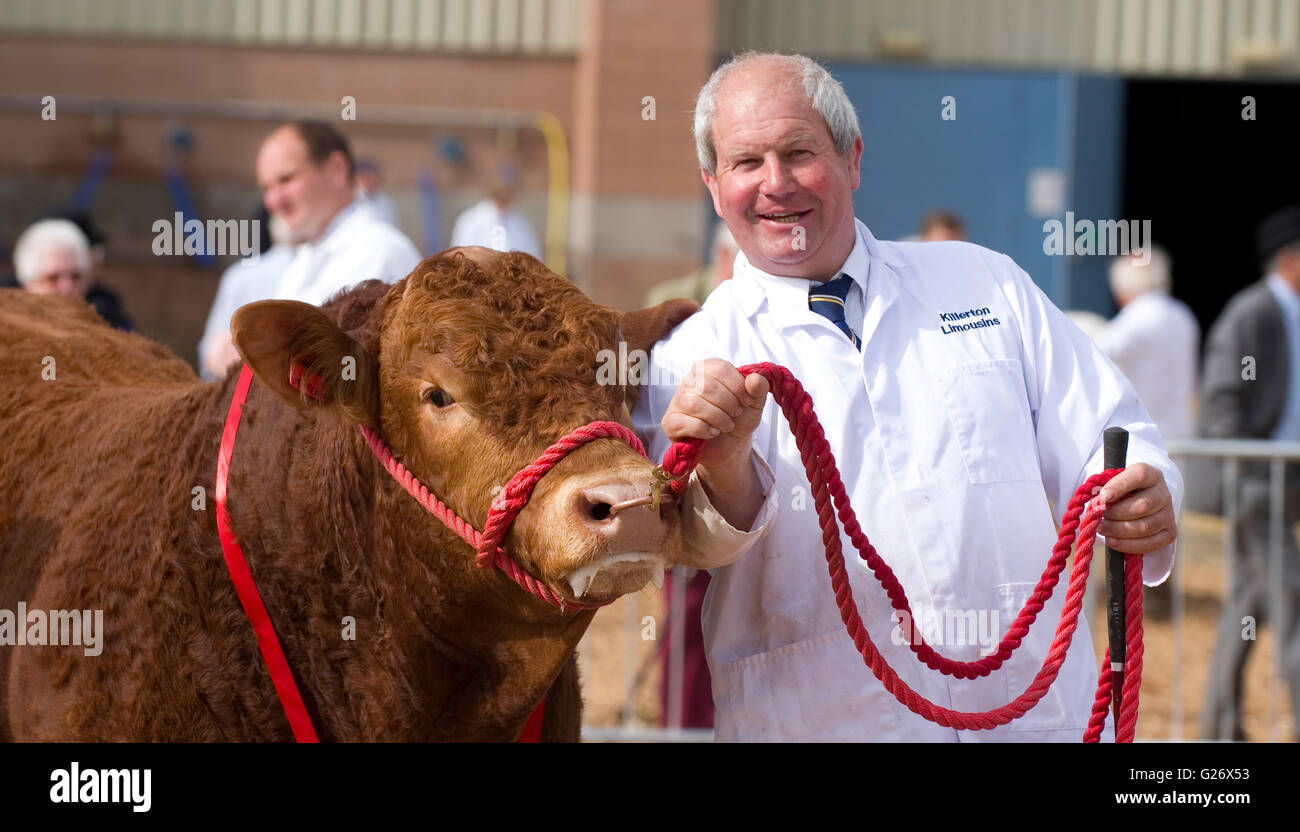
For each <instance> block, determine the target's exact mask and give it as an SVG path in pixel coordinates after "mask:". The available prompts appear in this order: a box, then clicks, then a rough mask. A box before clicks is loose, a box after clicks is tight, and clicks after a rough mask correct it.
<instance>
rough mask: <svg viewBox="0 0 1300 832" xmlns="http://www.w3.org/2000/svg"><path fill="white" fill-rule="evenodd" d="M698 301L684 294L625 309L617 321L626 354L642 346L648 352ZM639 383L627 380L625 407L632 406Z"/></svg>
mask: <svg viewBox="0 0 1300 832" xmlns="http://www.w3.org/2000/svg"><path fill="white" fill-rule="evenodd" d="M699 308H700V305H699V304H698V303H696V302H695V301H693V300H687V299H686V298H672V299H671V300H666V301H664V302H663V303H661V304H659V305H658V306H652V307H650V308H649V309H640V310H637V311H636V312H625V313H624V314H623V318H622V320H620V321H619V329H620V330H621V331H622V333H623V340H624V341H626V342H627V354H628V355H633V352H632V351H633V350H644V351H645V352H646V354H647V355H648V354H649V353H650V348H651V347H653V346H654V345H655V342H656V341H658V340H660V339H661V338H663V337H664V336H665V335H667V334H668V333H670V332H672V331H673V330H674V329H676V328H677V325H678V324H680V323H681V322H682V321H684V320H686V319H687V318H689V317H690V316H692V315H694V314H695V313H696V312H697V311H699ZM640 393H641V387H640V385H637V384H629V385H627V388H626V399H627V409H628V410H631V409H632V408H633V407H635V406H636V400H637V396H639V395H640Z"/></svg>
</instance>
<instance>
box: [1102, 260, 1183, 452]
mask: <svg viewBox="0 0 1300 832" xmlns="http://www.w3.org/2000/svg"><path fill="white" fill-rule="evenodd" d="M1149 256H1150V262H1147V263H1143V262H1142V258H1140V257H1138V256H1136V255H1129V256H1125V257H1117V258H1116V259H1115V261H1114V262H1112V263H1111V264H1110V291H1111V294H1113V295H1114V296H1115V302H1116V303H1117V304H1119V314H1118V315H1116V316H1115V317H1114V318H1113V319H1112V320H1111V321H1110V323H1108V324H1107V325H1106V327H1105V328H1104V329H1102V331H1101V332H1100V333H1098V334H1097V337H1096V341H1097V346H1099V347H1101V351H1102V352H1104V353H1106V357H1107V358H1109V359H1110V360H1111V361H1114V362H1115V366H1116V367H1119V368H1120V370H1122V371H1123V373H1124V375H1125V376H1126V377H1127V378H1128V380H1129V382H1130V383H1132V385H1133V389H1134V390H1136V391H1137V394H1138V399H1139V400H1141V402H1142V406H1143V407H1145V408H1146V409H1147V411H1148V412H1149V413H1150V414H1151V417H1152V418H1153V419H1155V423H1156V427H1158V428H1159V429H1160V435H1161V436H1162V437H1164V438H1165V439H1166V440H1169V439H1187V438H1189V437H1191V436H1192V434H1193V433H1194V431H1193V430H1192V405H1193V400H1194V398H1195V396H1196V355H1197V352H1199V350H1200V345H1201V328H1200V325H1199V324H1197V323H1196V316H1195V315H1193V314H1192V310H1190V309H1188V308H1187V304H1185V303H1183V302H1182V301H1180V300H1177V299H1176V298H1174V297H1172V296H1171V295H1170V294H1169V290H1170V288H1171V287H1172V286H1173V279H1172V276H1171V272H1172V270H1173V268H1172V264H1171V263H1170V261H1169V255H1168V254H1166V253H1165V251H1164V249H1161V248H1159V247H1156V246H1152V247H1151V250H1150V253H1149Z"/></svg>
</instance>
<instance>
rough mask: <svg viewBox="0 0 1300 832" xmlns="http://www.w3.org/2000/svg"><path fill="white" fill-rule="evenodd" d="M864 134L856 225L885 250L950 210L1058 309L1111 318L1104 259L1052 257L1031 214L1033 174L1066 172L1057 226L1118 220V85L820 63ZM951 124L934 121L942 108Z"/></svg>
mask: <svg viewBox="0 0 1300 832" xmlns="http://www.w3.org/2000/svg"><path fill="white" fill-rule="evenodd" d="M826 66H827V68H828V69H829V70H830V71H831V73H832V74H833V75H834V76H835V77H836V78H837V79H839V80H840V82H841V83H842V84H843V85H844V88H845V90H846V91H847V92H848V94H849V98H850V99H851V100H852V101H853V105H854V107H855V108H856V109H857V111H858V120H859V122H860V123H861V125H862V132H863V144H864V146H865V149H864V152H863V157H862V186H861V187H860V188H859V189H858V191H857V193H855V194H854V207H855V209H856V212H857V215H858V217H859V218H861V219H862V220H863V222H865V223H867V225H868V226H870V227H871V230H872V232H873V233H874V234H876V236H878V237H881V238H883V239H900V238H903V237H907V236H909V235H912V234H914V233H916V231H917V228H918V225H919V223H920V220H921V217H922V216H923V215H924V214H926V213H927V212H928V211H931V210H934V209H936V208H947V209H950V210H953V211H956V212H957V213H958V214H960V215H961V216H962V217H963V218H964V219H965V221H966V223H967V225H968V228H969V233H970V239H971V240H972V241H973V242H976V243H979V244H981V245H984V246H987V247H988V248H991V249H994V250H996V251H1002V252H1005V253H1007V254H1008V255H1010V256H1011V257H1012V259H1014V260H1015V261H1016V262H1017V263H1019V264H1020V266H1021V267H1022V268H1024V269H1025V271H1027V272H1028V273H1029V274H1030V275H1031V276H1032V277H1033V278H1034V280H1035V282H1037V283H1038V285H1039V286H1040V287H1042V288H1043V290H1044V291H1045V292H1047V294H1048V296H1049V297H1051V298H1052V300H1053V301H1054V302H1055V303H1056V304H1057V305H1059V306H1061V307H1063V308H1085V309H1091V310H1093V311H1095V312H1098V313H1101V314H1104V315H1109V314H1111V313H1112V312H1113V310H1114V306H1113V304H1112V303H1111V301H1110V296H1109V291H1108V290H1107V289H1106V285H1105V270H1106V265H1107V261H1108V258H1105V257H1097V256H1091V257H1078V256H1076V257H1068V258H1067V257H1064V256H1049V255H1047V254H1045V253H1044V252H1043V240H1044V237H1045V234H1044V231H1043V222H1044V220H1045V219H1047V218H1048V217H1047V216H1035V215H1031V212H1030V205H1029V179H1030V172H1031V170H1033V169H1035V168H1049V169H1051V168H1055V169H1059V170H1061V171H1063V172H1064V176H1065V196H1064V203H1063V206H1062V211H1061V212H1059V213H1055V214H1052V215H1050V216H1055V217H1056V218H1057V219H1064V211H1065V210H1072V211H1074V212H1075V214H1076V216H1077V217H1078V218H1080V219H1084V218H1087V219H1094V220H1095V219H1110V218H1118V217H1119V211H1120V207H1121V197H1122V194H1121V193H1120V175H1121V159H1122V141H1123V135H1122V129H1123V124H1122V121H1123V115H1124V110H1123V82H1122V80H1121V79H1119V78H1112V77H1097V76H1078V75H1074V74H1070V73H1060V72H1001V71H985V70H950V69H929V68H923V67H903V66H884V65H863V64H843V63H828V64H827V65H826ZM945 96H952V97H953V98H954V99H955V101H956V118H955V119H954V120H951V121H947V120H944V119H943V118H942V117H941V115H942V111H943V108H944V97H945Z"/></svg>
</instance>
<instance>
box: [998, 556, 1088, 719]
mask: <svg viewBox="0 0 1300 832" xmlns="http://www.w3.org/2000/svg"><path fill="white" fill-rule="evenodd" d="M1035 586H1037V584H1034V583H1028V582H1025V583H1011V584H999V585H998V587H997V593H998V603H999V605H1000V606H1001V608H1002V620H1003V621H1004V622H1005V623H1004V624H1003V625H1002V630H1003V632H1004V633H1005V632H1006V630H1007V629H1008V628H1010V626H1011V624H1012V622H1014V621H1015V620H1016V616H1017V615H1019V614H1020V608H1021V607H1023V606H1024V605H1025V602H1026V601H1027V600H1029V596H1031V595H1033V594H1034V587H1035ZM1064 591H1065V580H1064V577H1063V579H1062V581H1061V582H1060V583H1059V584H1058V585H1057V591H1056V592H1055V593H1054V594H1053V601H1055V600H1057V599H1061V598H1064V597H1065V596H1064ZM1060 611H1061V605H1060V604H1059V603H1058V604H1053V603H1052V602H1051V601H1049V602H1048V603H1047V605H1046V606H1045V607H1044V608H1043V609H1042V611H1041V612H1039V613H1038V617H1037V618H1036V619H1035V620H1034V623H1033V626H1031V627H1030V628H1029V635H1027V636H1026V637H1025V640H1024V641H1023V642H1021V644H1020V646H1019V647H1018V648H1016V652H1014V653H1012V654H1011V658H1010V659H1009V660H1008V661H1007V663H1006V664H1004V665H1003V666H1002V669H1001V671H998V672H1001V673H1003V674H1005V676H1006V679H1007V700H1006V701H1007V702H1011V701H1013V700H1015V699H1016V698H1018V697H1019V696H1020V694H1022V693H1024V692H1025V690H1026V689H1028V688H1029V686H1030V685H1031V684H1033V681H1034V679H1035V678H1036V677H1037V676H1038V672H1039V671H1040V670H1041V669H1042V667H1043V661H1044V659H1045V658H1046V656H1047V653H1048V650H1049V649H1050V648H1051V644H1052V639H1053V637H1054V636H1055V634H1056V627H1057V624H1058V623H1059V622H1060V619H1061V612H1060ZM1087 626H1088V624H1087V622H1086V621H1084V620H1083V618H1082V617H1080V619H1079V629H1076V630H1075V633H1074V639H1073V640H1072V641H1071V643H1070V650H1069V653H1068V654H1067V656H1066V660H1065V661H1064V662H1063V663H1062V665H1061V669H1060V672H1059V673H1057V676H1056V679H1055V680H1054V681H1053V682H1052V686H1051V687H1050V688H1048V689H1047V692H1046V693H1044V694H1043V698H1042V699H1040V700H1038V702H1037V704H1035V705H1034V707H1032V708H1030V709H1029V710H1028V711H1027V712H1026V713H1025V714H1024V716H1022V717H1020V718H1019V719H1015V720H1012V721H1011V723H1010V725H1009V727H1010V729H1011V730H1012V732H1022V731H1035V732H1057V731H1060V732H1066V733H1065V735H1064V736H1063V737H1058V739H1066V740H1070V741H1073V740H1074V738H1075V737H1078V738H1082V737H1083V729H1084V727H1085V726H1086V725H1087V724H1088V717H1089V716H1090V715H1091V710H1090V708H1089V706H1090V704H1091V699H1090V698H1089V695H1090V692H1091V688H1088V686H1087V684H1084V685H1083V687H1080V686H1079V682H1080V681H1083V679H1082V676H1081V671H1082V666H1081V665H1080V664H1079V662H1078V658H1079V656H1080V653H1081V646H1082V643H1083V641H1085V639H1081V638H1080V630H1082V629H1084V628H1086V627H1087ZM1000 635H1001V634H1000ZM1088 659H1089V660H1091V657H1088ZM1096 681H1097V680H1096V676H1095V675H1094V676H1093V677H1092V685H1094V686H1095V685H1096Z"/></svg>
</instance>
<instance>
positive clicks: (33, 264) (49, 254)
mask: <svg viewBox="0 0 1300 832" xmlns="http://www.w3.org/2000/svg"><path fill="white" fill-rule="evenodd" d="M87 226H88V223H87ZM14 273H15V276H16V277H17V278H18V285H19V286H20V287H22V288H23V289H24V290H25V291H28V292H31V293H33V294H37V295H63V296H64V297H69V298H76V299H77V300H82V301H85V302H86V303H88V304H90V305H91V306H93V307H94V308H95V311H96V312H97V313H99V316H100V317H102V318H103V319H104V320H105V321H107V322H108V323H109V324H111V325H112V326H114V327H116V328H117V329H121V330H125V331H128V332H129V331H130V330H131V322H130V321H129V320H127V318H126V316H125V315H123V314H122V311H121V305H120V303H119V301H118V299H117V295H116V294H114V293H113V292H112V291H110V290H109V289H107V288H105V287H103V286H101V285H99V284H97V283H96V282H95V258H94V256H93V254H92V251H91V240H90V239H89V238H88V237H87V235H86V233H85V232H84V231H83V230H82V229H81V228H80V227H78V224H77V223H76V222H73V221H72V220H69V219H46V220H40V221H39V222H36V223H33V224H32V225H31V226H29V227H28V228H27V230H26V231H24V232H23V233H22V234H21V235H20V236H19V237H18V242H17V243H15V244H14Z"/></svg>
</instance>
